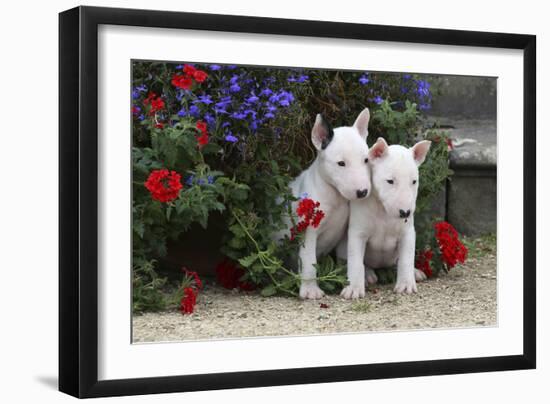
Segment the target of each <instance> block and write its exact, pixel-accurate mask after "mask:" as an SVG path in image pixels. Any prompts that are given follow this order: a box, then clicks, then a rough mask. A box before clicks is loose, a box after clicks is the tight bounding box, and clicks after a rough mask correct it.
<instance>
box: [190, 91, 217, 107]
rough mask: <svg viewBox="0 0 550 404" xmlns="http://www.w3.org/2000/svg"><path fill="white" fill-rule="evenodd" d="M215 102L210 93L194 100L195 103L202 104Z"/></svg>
mask: <svg viewBox="0 0 550 404" xmlns="http://www.w3.org/2000/svg"><path fill="white" fill-rule="evenodd" d="M213 102H214V101H213V100H212V97H211V96H210V95H208V94H203V95H200V96H199V97H197V98H196V99H195V100H193V103H194V104H199V103H200V104H205V105H210V104H212V103H213Z"/></svg>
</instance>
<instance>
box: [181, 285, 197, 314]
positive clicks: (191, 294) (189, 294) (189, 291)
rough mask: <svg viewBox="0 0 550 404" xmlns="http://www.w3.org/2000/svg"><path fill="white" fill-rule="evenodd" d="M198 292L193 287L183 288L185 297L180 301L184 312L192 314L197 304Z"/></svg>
mask: <svg viewBox="0 0 550 404" xmlns="http://www.w3.org/2000/svg"><path fill="white" fill-rule="evenodd" d="M197 295H198V293H197V292H196V291H195V289H193V288H185V289H183V297H182V298H181V302H180V311H181V313H182V314H191V313H193V311H194V310H195V305H196V304H197Z"/></svg>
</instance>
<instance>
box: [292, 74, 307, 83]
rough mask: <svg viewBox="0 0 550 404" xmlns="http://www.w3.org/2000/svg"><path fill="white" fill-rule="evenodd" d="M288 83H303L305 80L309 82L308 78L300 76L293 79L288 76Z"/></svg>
mask: <svg viewBox="0 0 550 404" xmlns="http://www.w3.org/2000/svg"><path fill="white" fill-rule="evenodd" d="M286 80H287V81H288V82H289V83H303V82H305V81H307V80H309V76H307V75H304V74H302V75H301V76H298V77H295V76H290V77H289V78H287V79H286Z"/></svg>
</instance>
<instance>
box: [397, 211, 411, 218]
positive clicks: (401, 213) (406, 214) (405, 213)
mask: <svg viewBox="0 0 550 404" xmlns="http://www.w3.org/2000/svg"><path fill="white" fill-rule="evenodd" d="M410 215H411V210H410V209H409V210H407V211H404V210H403V209H399V217H400V218H402V219H406V218H408V217H409V216H410Z"/></svg>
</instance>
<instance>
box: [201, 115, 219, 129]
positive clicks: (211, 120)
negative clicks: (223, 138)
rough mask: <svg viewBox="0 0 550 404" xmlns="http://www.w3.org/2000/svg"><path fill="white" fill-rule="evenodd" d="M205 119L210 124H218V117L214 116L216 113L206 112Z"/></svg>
mask: <svg viewBox="0 0 550 404" xmlns="http://www.w3.org/2000/svg"><path fill="white" fill-rule="evenodd" d="M203 119H204V120H205V121H206V123H207V124H208V126H215V125H216V118H214V115H212V114H209V113H206V114H204V116H203Z"/></svg>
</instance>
